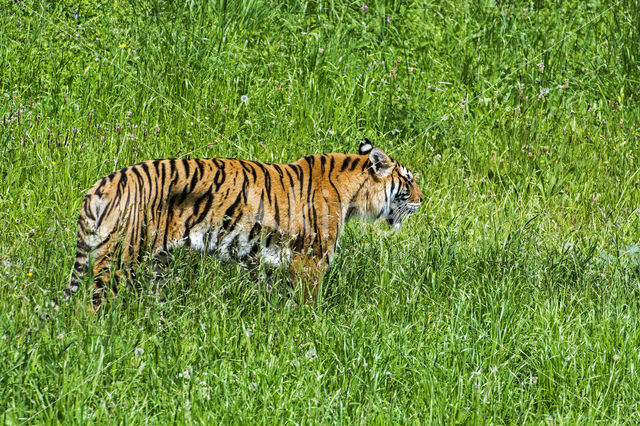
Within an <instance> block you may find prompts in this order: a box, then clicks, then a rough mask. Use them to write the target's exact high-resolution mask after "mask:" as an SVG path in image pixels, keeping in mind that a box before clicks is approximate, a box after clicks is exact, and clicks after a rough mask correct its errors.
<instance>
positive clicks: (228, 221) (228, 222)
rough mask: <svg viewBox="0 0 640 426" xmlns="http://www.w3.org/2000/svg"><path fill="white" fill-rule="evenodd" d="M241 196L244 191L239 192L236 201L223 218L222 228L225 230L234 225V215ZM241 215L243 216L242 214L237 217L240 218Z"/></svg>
mask: <svg viewBox="0 0 640 426" xmlns="http://www.w3.org/2000/svg"><path fill="white" fill-rule="evenodd" d="M241 197H242V192H238V196H237V197H236V199H235V201H234V202H233V203H232V204H231V205H230V206H229V208H228V209H227V211H225V212H224V215H223V219H222V229H224V230H225V231H227V230H228V229H229V228H230V227H231V225H232V222H231V221H232V220H233V215H234V214H235V212H236V209H237V208H238V206H239V205H240V203H241V201H240V199H241ZM240 217H242V214H240V215H239V217H238V218H237V219H239V218H240ZM237 219H236V221H237ZM236 221H234V222H233V223H235V222H236Z"/></svg>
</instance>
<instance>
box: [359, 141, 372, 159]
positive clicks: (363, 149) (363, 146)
mask: <svg viewBox="0 0 640 426" xmlns="http://www.w3.org/2000/svg"><path fill="white" fill-rule="evenodd" d="M372 149H373V144H372V143H371V141H370V140H369V139H367V138H365V139H364V140H363V141H362V142H360V148H358V152H359V153H360V155H366V154H368V153H370V152H371V150H372Z"/></svg>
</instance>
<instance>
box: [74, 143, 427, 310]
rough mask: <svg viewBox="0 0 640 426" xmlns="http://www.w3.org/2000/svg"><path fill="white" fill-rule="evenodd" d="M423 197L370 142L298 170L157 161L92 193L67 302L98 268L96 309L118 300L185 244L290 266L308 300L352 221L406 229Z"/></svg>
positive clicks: (302, 163)
mask: <svg viewBox="0 0 640 426" xmlns="http://www.w3.org/2000/svg"><path fill="white" fill-rule="evenodd" d="M422 200H423V194H422V192H421V191H420V189H419V188H418V186H417V183H416V180H415V179H414V177H413V174H412V173H411V172H410V171H409V170H408V169H407V168H406V167H404V166H403V165H402V164H400V163H399V162H398V161H396V160H394V159H393V158H391V157H390V156H389V155H387V154H386V153H385V152H384V151H383V150H382V149H380V148H377V147H374V146H373V144H372V143H371V141H370V140H369V139H365V140H364V141H362V142H361V143H360V146H359V149H358V154H342V153H330V154H322V155H307V156H304V157H303V158H301V159H299V160H298V161H295V162H293V163H289V164H275V163H273V164H268V163H262V162H258V161H249V160H243V159H236V158H208V159H175V158H173V159H155V160H148V161H144V162H141V163H137V164H134V165H132V166H129V167H125V168H123V169H120V170H117V171H115V172H113V173H111V174H109V175H108V176H106V177H103V178H102V179H100V180H98V181H97V182H96V183H95V184H94V185H93V186H91V188H90V189H89V190H88V191H87V193H86V195H85V197H84V199H83V201H82V205H81V208H80V213H79V217H78V232H77V244H76V253H75V263H74V265H73V268H72V271H71V278H70V281H69V284H68V286H67V287H66V288H65V289H64V291H63V294H62V297H63V300H69V299H70V298H71V297H72V296H73V295H75V294H76V293H77V292H78V289H79V288H80V285H81V283H82V281H83V278H84V277H85V276H86V274H87V273H88V272H89V269H90V268H92V272H93V274H92V276H93V292H92V301H93V304H94V305H95V306H96V307H98V306H99V305H100V304H101V303H102V301H103V299H104V298H105V297H106V296H108V291H111V292H112V295H115V294H116V293H117V291H118V283H119V282H121V280H122V279H125V278H128V279H129V280H131V279H132V277H135V271H136V267H137V266H138V265H140V263H141V262H142V260H143V259H144V258H145V257H147V256H149V257H150V258H152V259H156V260H158V261H159V260H161V259H164V261H165V262H166V256H167V254H168V253H169V252H170V251H171V250H172V249H175V248H177V247H181V246H186V247H190V248H192V249H196V250H203V251H205V252H206V253H207V254H211V255H216V256H217V257H218V258H219V259H220V260H221V261H223V262H228V261H231V260H235V261H240V262H242V261H243V260H244V259H254V260H255V261H257V262H259V264H264V265H265V266H266V267H267V268H278V267H284V268H285V270H288V271H289V272H290V273H291V275H292V277H293V278H294V282H295V285H294V287H295V289H296V290H302V297H303V298H304V300H305V301H306V302H310V301H312V300H313V299H314V298H316V296H317V292H318V287H319V283H320V280H321V279H322V276H323V274H324V273H325V271H326V269H327V267H328V266H329V264H330V263H331V260H332V259H333V257H334V254H335V250H336V245H337V242H338V237H339V235H340V232H341V231H342V230H343V229H344V227H345V224H346V223H347V222H348V221H349V220H350V219H352V218H362V219H366V220H378V219H380V220H385V221H386V222H387V223H388V225H389V226H391V227H392V228H399V227H400V226H401V224H402V222H403V221H404V219H405V218H407V217H408V216H410V215H412V214H413V213H415V212H416V211H417V210H418V207H419V206H420V203H421V202H422Z"/></svg>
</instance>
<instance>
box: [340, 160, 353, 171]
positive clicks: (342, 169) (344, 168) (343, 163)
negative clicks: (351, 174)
mask: <svg viewBox="0 0 640 426" xmlns="http://www.w3.org/2000/svg"><path fill="white" fill-rule="evenodd" d="M350 163H351V157H347V158H345V159H344V161H343V162H342V166H341V167H340V171H341V172H344V171H345V170H346V169H347V167H349V164H350Z"/></svg>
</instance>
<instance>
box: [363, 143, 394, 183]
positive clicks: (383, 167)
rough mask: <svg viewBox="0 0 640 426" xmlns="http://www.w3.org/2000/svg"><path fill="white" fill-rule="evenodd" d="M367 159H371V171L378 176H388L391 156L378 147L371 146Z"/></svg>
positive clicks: (391, 168)
mask: <svg viewBox="0 0 640 426" xmlns="http://www.w3.org/2000/svg"><path fill="white" fill-rule="evenodd" d="M369 160H370V161H371V167H373V171H374V172H376V174H377V175H378V176H380V177H387V176H389V173H391V171H392V170H393V163H392V162H391V158H389V156H388V155H387V154H386V153H385V152H384V151H383V150H381V149H380V148H373V149H372V150H371V153H370V154H369Z"/></svg>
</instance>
